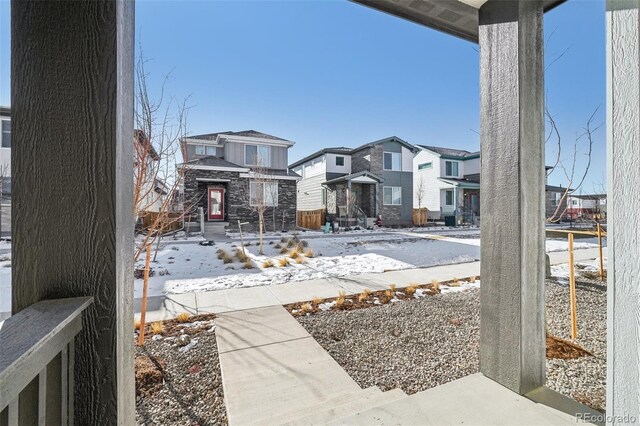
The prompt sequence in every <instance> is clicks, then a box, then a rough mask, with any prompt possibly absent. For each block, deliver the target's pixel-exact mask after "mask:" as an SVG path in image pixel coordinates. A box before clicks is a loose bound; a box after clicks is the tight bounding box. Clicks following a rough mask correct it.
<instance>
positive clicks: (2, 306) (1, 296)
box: [0, 241, 11, 320]
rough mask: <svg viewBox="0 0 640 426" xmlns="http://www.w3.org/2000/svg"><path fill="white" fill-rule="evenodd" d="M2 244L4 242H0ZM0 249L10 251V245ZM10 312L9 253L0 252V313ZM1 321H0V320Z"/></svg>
mask: <svg viewBox="0 0 640 426" xmlns="http://www.w3.org/2000/svg"><path fill="white" fill-rule="evenodd" d="M0 243H4V241H2V242H0ZM0 247H2V248H3V249H7V250H8V249H10V248H11V245H10V244H8V243H7V244H6V246H5V245H4V244H3V245H1V246H0ZM10 311H11V253H8V252H4V253H3V252H0V313H2V312H10ZM0 320H1V319H0Z"/></svg>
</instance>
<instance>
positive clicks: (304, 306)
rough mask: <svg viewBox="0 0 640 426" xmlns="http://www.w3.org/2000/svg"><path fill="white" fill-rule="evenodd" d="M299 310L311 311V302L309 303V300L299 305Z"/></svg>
mask: <svg viewBox="0 0 640 426" xmlns="http://www.w3.org/2000/svg"><path fill="white" fill-rule="evenodd" d="M300 311H301V312H302V313H303V314H307V313H309V312H313V306H311V303H309V302H307V303H304V304H303V305H302V306H300Z"/></svg>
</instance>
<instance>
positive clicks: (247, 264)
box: [242, 258, 253, 269]
mask: <svg viewBox="0 0 640 426" xmlns="http://www.w3.org/2000/svg"><path fill="white" fill-rule="evenodd" d="M242 267H243V268H244V269H253V262H252V261H251V259H249V258H247V260H245V261H244V265H243V266H242Z"/></svg>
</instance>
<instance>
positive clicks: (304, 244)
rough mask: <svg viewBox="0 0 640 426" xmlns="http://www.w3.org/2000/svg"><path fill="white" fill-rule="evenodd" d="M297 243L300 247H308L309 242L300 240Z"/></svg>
mask: <svg viewBox="0 0 640 426" xmlns="http://www.w3.org/2000/svg"><path fill="white" fill-rule="evenodd" d="M298 245H299V246H300V247H308V246H309V243H308V242H307V240H302V241H300V243H299V244H298Z"/></svg>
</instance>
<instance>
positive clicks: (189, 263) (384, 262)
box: [135, 233, 480, 297]
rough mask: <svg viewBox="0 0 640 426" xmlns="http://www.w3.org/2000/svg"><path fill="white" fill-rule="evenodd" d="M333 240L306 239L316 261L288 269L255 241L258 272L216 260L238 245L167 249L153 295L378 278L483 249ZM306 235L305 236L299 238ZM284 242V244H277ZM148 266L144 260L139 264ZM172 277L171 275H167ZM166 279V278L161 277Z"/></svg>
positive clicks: (386, 239)
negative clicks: (261, 252) (265, 265)
mask: <svg viewBox="0 0 640 426" xmlns="http://www.w3.org/2000/svg"><path fill="white" fill-rule="evenodd" d="M342 235H344V234H341V236H333V235H321V234H319V235H318V238H309V239H308V240H307V242H308V244H309V247H308V248H310V249H311V250H313V253H314V257H312V258H305V261H304V262H303V263H301V264H298V263H295V261H293V260H292V261H291V263H290V264H289V265H288V266H286V267H279V266H277V261H278V260H279V259H280V258H282V257H286V256H285V255H281V254H280V249H278V248H275V247H274V246H275V245H276V242H273V241H271V242H272V243H273V244H268V242H267V243H265V245H264V255H259V254H258V247H257V245H256V243H255V242H251V245H250V246H248V247H245V250H246V251H247V254H248V255H249V256H250V257H251V259H252V260H253V263H254V266H255V268H254V269H244V268H243V264H242V263H241V262H239V261H238V260H237V259H235V258H234V262H233V263H230V264H224V263H223V262H222V261H221V260H219V259H218V258H217V253H216V252H217V250H218V249H220V248H222V249H224V250H225V251H227V252H228V253H229V254H230V255H231V254H233V251H234V248H235V247H236V246H239V245H240V244H239V241H234V242H224V243H216V244H215V245H213V246H201V245H198V244H172V243H171V242H170V241H167V242H166V243H163V244H162V248H161V250H160V251H159V252H158V254H157V258H156V260H157V262H153V263H152V267H153V269H154V272H155V275H154V276H153V277H151V278H150V279H149V290H148V291H149V295H150V296H156V295H162V294H170V293H185V292H192V291H209V290H220V289H225V288H233V287H253V286H259V285H271V284H283V283H286V282H292V281H305V280H312V279H319V278H329V277H342V276H348V275H359V274H365V273H378V272H384V271H387V270H399V269H408V268H415V267H426V266H435V265H442V264H450V263H462V262H469V261H474V260H477V259H478V258H479V256H480V251H479V248H478V247H474V246H469V245H462V244H457V243H455V242H449V241H441V240H431V239H425V238H415V237H407V236H404V235H399V234H393V233H390V234H389V235H382V236H381V235H379V234H375V235H359V236H358V237H357V238H345V237H342ZM305 236H306V233H305V235H303V234H300V236H299V237H300V238H301V239H304V237H305ZM278 241H279V240H278ZM268 259H272V260H273V261H274V263H275V264H276V266H274V267H270V268H263V267H262V264H263V263H264V262H265V261H266V260H268ZM136 265H137V267H139V268H142V267H143V265H144V256H142V257H141V258H140V260H139V261H138V262H137V264H136ZM166 272H168V274H167V273H166ZM161 274H162V275H161ZM141 295H142V280H141V279H138V280H136V281H135V297H140V296H141Z"/></svg>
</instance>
